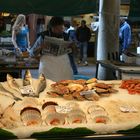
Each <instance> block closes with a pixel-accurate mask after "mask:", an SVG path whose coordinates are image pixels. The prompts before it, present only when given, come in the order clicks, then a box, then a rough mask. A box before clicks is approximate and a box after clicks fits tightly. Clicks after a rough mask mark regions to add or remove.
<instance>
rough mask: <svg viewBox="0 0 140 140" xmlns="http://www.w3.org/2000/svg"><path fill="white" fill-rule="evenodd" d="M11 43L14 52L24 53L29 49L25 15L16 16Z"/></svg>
mask: <svg viewBox="0 0 140 140" xmlns="http://www.w3.org/2000/svg"><path fill="white" fill-rule="evenodd" d="M12 42H13V45H14V48H15V51H16V52H20V53H23V52H26V51H27V49H29V48H30V41H29V29H28V26H27V25H26V17H25V15H22V14H20V15H18V16H17V18H16V21H15V23H14V25H13V27H12Z"/></svg>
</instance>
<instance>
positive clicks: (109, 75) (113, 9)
mask: <svg viewBox="0 0 140 140" xmlns="http://www.w3.org/2000/svg"><path fill="white" fill-rule="evenodd" d="M119 15H120V0H100V9H99V31H98V42H97V60H108V59H109V56H110V58H111V57H112V54H113V53H114V55H115V54H116V52H119V36H118V35H119V18H120V17H119ZM97 78H98V79H102V80H111V79H114V74H113V72H112V71H111V70H109V69H106V68H103V67H102V66H100V65H99V68H98V77H97Z"/></svg>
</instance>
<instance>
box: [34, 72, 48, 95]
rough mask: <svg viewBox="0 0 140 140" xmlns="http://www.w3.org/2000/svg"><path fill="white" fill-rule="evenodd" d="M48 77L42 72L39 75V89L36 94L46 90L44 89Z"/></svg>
mask: <svg viewBox="0 0 140 140" xmlns="http://www.w3.org/2000/svg"><path fill="white" fill-rule="evenodd" d="M46 85H47V83H46V78H45V76H44V74H40V76H39V82H38V87H37V91H36V96H39V93H40V92H42V91H44V89H45V88H46Z"/></svg>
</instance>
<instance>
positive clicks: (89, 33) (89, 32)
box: [87, 28, 91, 41]
mask: <svg viewBox="0 0 140 140" xmlns="http://www.w3.org/2000/svg"><path fill="white" fill-rule="evenodd" d="M87 30H88V41H89V40H90V38H91V31H90V29H89V28H87Z"/></svg>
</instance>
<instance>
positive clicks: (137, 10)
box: [128, 0, 140, 21]
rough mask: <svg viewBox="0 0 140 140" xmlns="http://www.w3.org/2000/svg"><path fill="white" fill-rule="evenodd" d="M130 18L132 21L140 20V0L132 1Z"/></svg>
mask: <svg viewBox="0 0 140 140" xmlns="http://www.w3.org/2000/svg"><path fill="white" fill-rule="evenodd" d="M128 19H130V20H131V21H140V0H131V1H130V11H129V16H128Z"/></svg>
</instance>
